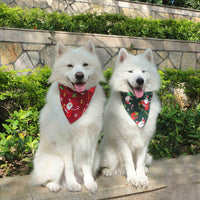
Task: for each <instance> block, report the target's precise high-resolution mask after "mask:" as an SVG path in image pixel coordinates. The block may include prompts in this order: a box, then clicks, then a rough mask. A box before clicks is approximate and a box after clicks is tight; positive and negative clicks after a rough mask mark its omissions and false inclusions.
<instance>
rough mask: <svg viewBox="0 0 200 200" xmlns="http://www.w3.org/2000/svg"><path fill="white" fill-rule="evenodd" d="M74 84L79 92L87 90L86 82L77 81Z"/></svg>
mask: <svg viewBox="0 0 200 200" xmlns="http://www.w3.org/2000/svg"><path fill="white" fill-rule="evenodd" d="M72 85H73V86H74V89H75V90H76V91H77V92H79V93H80V92H84V91H85V85H86V83H85V82H76V83H72Z"/></svg>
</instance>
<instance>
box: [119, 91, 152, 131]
mask: <svg viewBox="0 0 200 200" xmlns="http://www.w3.org/2000/svg"><path fill="white" fill-rule="evenodd" d="M120 94H121V99H122V103H123V105H124V108H125V110H126V112H127V113H128V114H129V115H130V117H131V118H132V119H133V120H134V121H135V123H136V124H137V125H138V126H139V127H140V128H143V127H144V125H145V124H146V122H147V120H148V115H149V110H150V104H151V99H152V97H153V93H152V92H145V93H144V95H143V97H141V98H137V97H136V96H134V95H133V94H132V93H130V92H128V93H127V92H120Z"/></svg>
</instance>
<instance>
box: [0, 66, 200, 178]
mask: <svg viewBox="0 0 200 200" xmlns="http://www.w3.org/2000/svg"><path fill="white" fill-rule="evenodd" d="M50 73H51V70H50V69H49V68H48V67H44V68H43V69H37V70H36V71H34V72H33V73H31V74H30V75H23V76H17V72H15V71H9V72H6V71H5V69H4V68H0V80H2V81H1V82H0V91H1V93H0V105H1V108H2V107H3V108H4V109H3V110H1V113H3V114H2V115H1V124H2V126H1V127H0V139H1V140H0V167H1V168H2V169H4V170H6V169H7V171H6V172H4V175H5V174H6V175H10V173H11V171H12V174H13V173H14V172H13V171H14V170H16V168H17V167H16V166H15V165H16V163H21V165H27V166H28V171H27V172H26V173H29V172H30V170H31V168H32V162H31V161H32V158H33V155H34V153H35V151H36V149H37V146H38V142H39V128H38V118H39V111H40V110H41V108H42V107H43V106H44V104H45V95H46V93H47V89H48V87H49V84H48V77H49V76H50ZM104 75H105V77H106V81H107V82H108V81H109V79H110V77H111V75H112V68H110V69H107V70H106V71H105V72H104ZM160 75H161V78H162V87H161V89H160V91H159V93H158V94H159V97H160V99H161V102H162V107H163V109H162V112H161V113H160V115H159V117H158V121H157V131H156V134H155V136H154V137H153V139H152V140H151V143H150V145H149V149H150V152H151V154H152V155H153V156H154V158H156V159H158V158H166V157H167V158H169V157H176V156H178V155H180V154H195V153H199V152H200V98H199V97H200V71H195V70H187V71H181V70H172V69H167V70H166V71H160ZM183 82H184V83H185V84H184V90H185V92H186V94H187V95H188V97H189V98H190V100H191V104H190V107H189V108H187V109H186V110H185V111H184V110H182V109H181V108H180V107H179V106H178V104H177V103H176V101H175V98H174V95H173V94H172V93H171V92H170V88H172V87H175V88H179V87H182V85H181V84H180V83H183ZM101 85H102V86H103V88H104V91H105V94H106V96H107V97H109V95H110V88H109V85H108V83H101ZM194 95H195V98H194ZM6 110H7V112H9V115H7V114H6V112H5V111H6ZM4 114H5V115H6V117H2V116H4ZM11 163H12V165H14V167H15V169H14V167H13V168H12V170H11V169H10V168H9V166H10V164H11ZM13 163H14V164H13ZM13 169H14V170H13ZM15 173H16V172H15ZM0 176H1V174H0Z"/></svg>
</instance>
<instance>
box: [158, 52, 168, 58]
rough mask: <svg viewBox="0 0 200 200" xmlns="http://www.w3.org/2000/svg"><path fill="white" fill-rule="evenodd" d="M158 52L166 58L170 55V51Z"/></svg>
mask: <svg viewBox="0 0 200 200" xmlns="http://www.w3.org/2000/svg"><path fill="white" fill-rule="evenodd" d="M157 54H158V55H159V56H160V57H161V58H162V59H165V58H167V57H168V54H169V53H168V52H167V51H157Z"/></svg>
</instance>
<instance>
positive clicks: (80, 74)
mask: <svg viewBox="0 0 200 200" xmlns="http://www.w3.org/2000/svg"><path fill="white" fill-rule="evenodd" d="M75 77H76V79H77V80H79V81H81V80H82V79H83V78H84V74H83V73H82V72H77V73H76V74H75Z"/></svg>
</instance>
